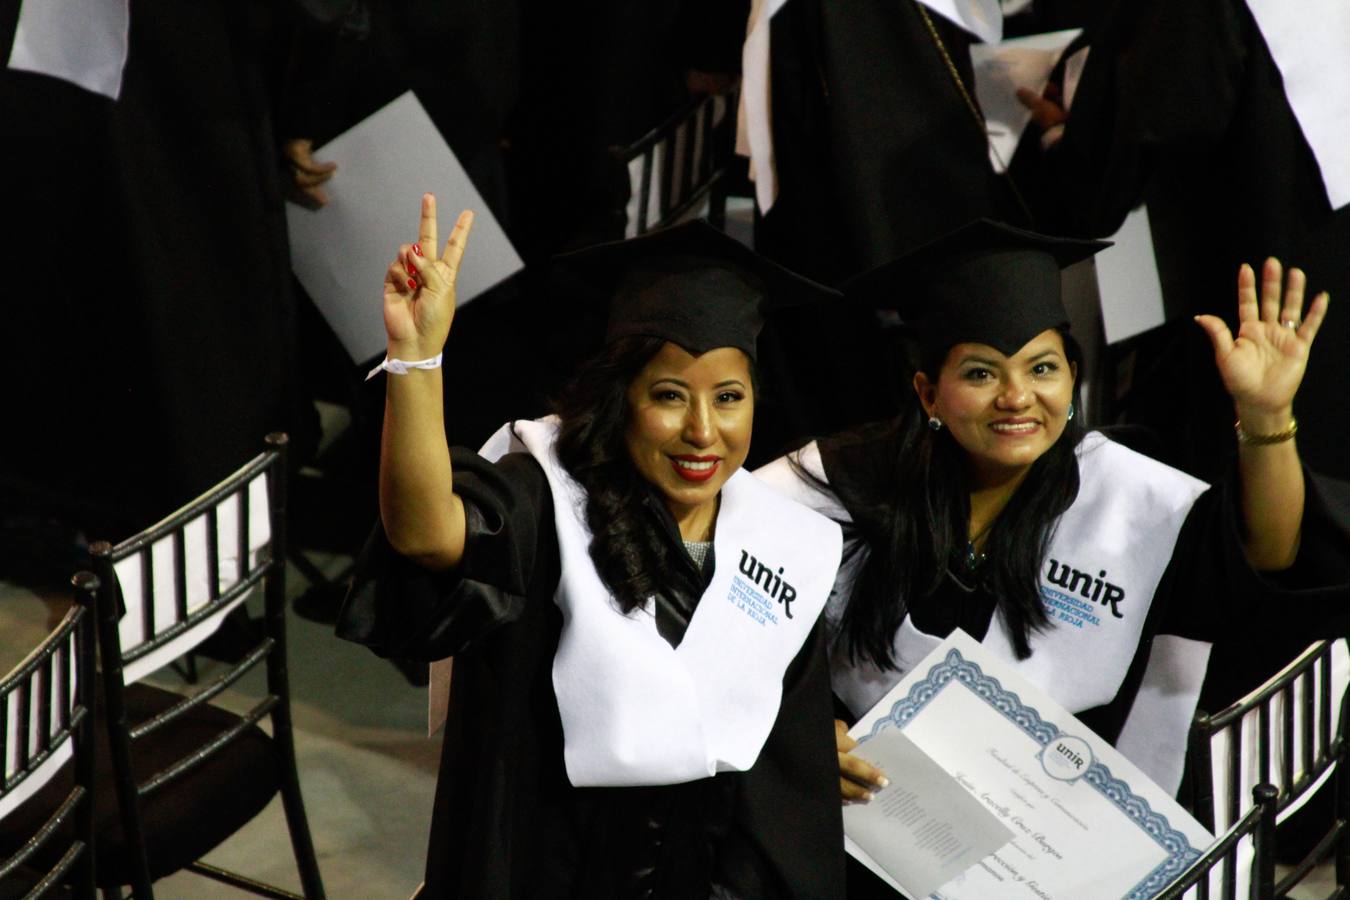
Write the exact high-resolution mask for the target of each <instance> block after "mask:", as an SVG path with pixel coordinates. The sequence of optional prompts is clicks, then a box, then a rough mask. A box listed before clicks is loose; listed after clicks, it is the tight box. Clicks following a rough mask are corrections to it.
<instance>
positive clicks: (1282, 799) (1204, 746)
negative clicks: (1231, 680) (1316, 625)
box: [1188, 641, 1350, 900]
mask: <svg viewBox="0 0 1350 900" xmlns="http://www.w3.org/2000/svg"><path fill="white" fill-rule="evenodd" d="M1331 653H1332V642H1330V641H1318V642H1317V643H1315V644H1313V645H1312V646H1311V647H1309V648H1308V650H1306V651H1304V653H1303V654H1302V655H1301V656H1299V658H1298V659H1297V660H1295V662H1294V663H1293V664H1292V665H1290V666H1289V667H1288V668H1286V669H1285V670H1284V671H1283V672H1282V673H1281V674H1279V675H1278V676H1276V677H1274V678H1272V679H1270V680H1269V681H1267V682H1266V683H1265V684H1264V685H1262V686H1261V687H1260V688H1258V689H1257V690H1256V691H1254V692H1253V693H1252V694H1250V695H1249V696H1247V697H1246V698H1244V699H1242V700H1240V701H1238V702H1237V703H1234V704H1233V705H1232V706H1230V707H1228V708H1227V709H1225V710H1223V711H1222V712H1219V713H1216V714H1214V715H1208V714H1206V713H1204V712H1197V713H1196V716H1195V720H1194V721H1193V723H1192V725H1191V735H1190V741H1189V751H1188V752H1189V756H1190V768H1191V771H1192V772H1193V773H1194V776H1195V788H1194V795H1193V804H1192V809H1193V813H1194V815H1195V817H1196V818H1197V819H1199V820H1200V822H1201V823H1203V824H1204V825H1205V826H1206V827H1208V828H1211V829H1212V828H1213V827H1214V822H1215V804H1214V784H1213V780H1212V778H1211V777H1210V776H1211V773H1212V772H1213V756H1212V750H1211V741H1212V739H1213V737H1214V735H1216V734H1218V733H1219V732H1221V731H1225V730H1227V731H1228V733H1229V740H1228V782H1227V795H1228V803H1227V809H1226V812H1227V820H1228V821H1230V822H1232V821H1236V820H1237V818H1238V811H1239V802H1238V801H1239V795H1240V793H1241V788H1240V784H1241V776H1242V767H1241V762H1242V735H1241V729H1242V724H1243V722H1244V720H1245V719H1246V717H1247V716H1248V714H1249V713H1251V712H1252V711H1255V712H1256V715H1257V730H1258V736H1257V747H1256V753H1257V765H1258V767H1259V774H1258V776H1257V778H1258V780H1259V781H1261V782H1263V783H1269V782H1270V781H1271V769H1272V765H1273V760H1272V751H1273V744H1272V740H1271V734H1270V730H1271V729H1270V723H1271V716H1272V710H1271V706H1272V701H1273V700H1274V698H1275V697H1282V698H1283V701H1284V709H1285V715H1284V716H1283V717H1282V721H1281V723H1280V724H1281V727H1280V735H1279V738H1280V746H1281V749H1282V763H1281V766H1280V776H1281V781H1280V785H1279V786H1278V787H1277V788H1276V792H1277V795H1276V798H1275V816H1276V817H1278V816H1279V814H1280V813H1282V812H1283V811H1284V810H1285V809H1287V808H1288V807H1289V806H1290V804H1292V803H1293V802H1294V801H1295V800H1297V799H1299V798H1300V797H1302V795H1303V794H1304V792H1306V791H1307V790H1309V789H1310V788H1311V787H1312V786H1313V785H1314V784H1316V783H1317V782H1318V780H1319V779H1321V778H1322V777H1323V775H1324V774H1325V773H1326V772H1328V771H1330V770H1333V769H1334V778H1335V786H1334V789H1335V798H1336V800H1335V807H1336V809H1335V820H1334V822H1333V823H1332V827H1331V829H1330V830H1329V831H1328V832H1327V833H1326V835H1325V836H1324V837H1323V838H1322V840H1321V841H1319V842H1318V844H1317V846H1315V847H1314V848H1313V849H1312V851H1311V852H1310V853H1309V854H1308V855H1307V856H1306V857H1305V858H1304V859H1303V860H1302V861H1301V862H1299V863H1298V865H1296V866H1295V867H1294V868H1293V869H1292V870H1291V871H1290V872H1289V873H1288V874H1286V875H1285V877H1284V878H1282V879H1280V881H1279V882H1278V883H1277V884H1276V885H1275V886H1274V894H1273V896H1276V897H1284V896H1285V895H1286V894H1288V892H1289V891H1290V890H1291V889H1292V888H1293V887H1294V886H1295V885H1297V884H1298V883H1299V882H1301V881H1302V880H1303V879H1304V878H1306V877H1307V876H1308V874H1309V873H1310V872H1312V870H1313V869H1314V868H1315V867H1316V866H1317V865H1318V864H1319V863H1320V862H1322V861H1323V860H1325V859H1327V858H1329V857H1330V856H1331V855H1332V854H1333V853H1334V854H1335V864H1336V883H1337V885H1338V887H1337V890H1336V892H1335V893H1334V894H1332V898H1335V900H1338V898H1345V897H1350V773H1348V772H1347V771H1346V769H1345V764H1346V762H1347V757H1350V741H1347V734H1348V733H1350V723H1348V722H1347V719H1348V718H1350V691H1347V692H1346V694H1345V696H1344V697H1343V698H1342V702H1341V718H1340V724H1339V727H1338V728H1337V730H1336V732H1335V733H1334V734H1333V733H1332V730H1331V719H1332V716H1331V712H1332V706H1331V694H1332V682H1331ZM1296 684H1297V685H1300V686H1301V688H1302V691H1301V693H1302V702H1301V703H1299V704H1298V705H1297V706H1296V705H1295V685H1296ZM1314 723H1316V724H1314ZM1296 727H1297V728H1298V729H1299V736H1300V738H1301V742H1300V743H1301V751H1302V752H1301V754H1300V755H1299V759H1300V761H1301V762H1302V774H1301V775H1300V776H1299V777H1297V778H1295V776H1294V763H1295V751H1294V734H1295V728H1296ZM1272 827H1273V825H1272Z"/></svg>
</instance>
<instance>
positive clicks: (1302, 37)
mask: <svg viewBox="0 0 1350 900" xmlns="http://www.w3.org/2000/svg"><path fill="white" fill-rule="evenodd" d="M1247 6H1248V8H1249V9H1251V11H1252V17H1253V18H1255V19H1256V24H1257V26H1258V27H1259V28H1260V29H1261V36H1262V37H1264V38H1265V39H1266V46H1267V47H1269V48H1270V55H1271V57H1273V58H1274V60H1275V65H1276V67H1278V68H1279V70H1280V76H1281V77H1282V78H1283V79H1284V93H1285V96H1287V97H1288V98H1289V106H1290V108H1291V109H1293V111H1294V118H1296V119H1298V124H1299V127H1300V128H1301V129H1302V130H1303V136H1304V138H1306V139H1307V141H1308V146H1309V147H1310V148H1312V152H1313V156H1314V157H1316V159H1317V165H1318V167H1319V168H1320V169H1321V172H1322V182H1323V183H1324V184H1325V185H1326V188H1327V198H1328V199H1329V200H1330V201H1331V208H1332V209H1340V208H1341V207H1342V206H1345V205H1346V204H1350V141H1347V140H1346V136H1347V134H1350V54H1347V53H1346V52H1345V46H1346V42H1347V41H1350V3H1346V2H1345V0H1299V2H1298V3H1290V2H1289V0H1247Z"/></svg>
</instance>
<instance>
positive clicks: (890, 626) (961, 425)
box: [758, 221, 1350, 799]
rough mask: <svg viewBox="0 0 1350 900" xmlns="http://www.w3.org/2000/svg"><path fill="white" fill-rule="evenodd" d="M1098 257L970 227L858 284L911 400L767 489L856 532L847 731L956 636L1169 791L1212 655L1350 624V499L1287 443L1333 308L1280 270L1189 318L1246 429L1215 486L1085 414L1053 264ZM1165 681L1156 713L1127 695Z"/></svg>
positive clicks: (842, 655)
mask: <svg viewBox="0 0 1350 900" xmlns="http://www.w3.org/2000/svg"><path fill="white" fill-rule="evenodd" d="M1101 246H1103V245H1102V244H1101V243H1100V242H1094V241H1072V240H1064V239H1056V238H1050V237H1045V236H1042V235H1038V234H1034V233H1031V232H1026V231H1022V230H1019V229H1015V228H1011V227H1008V226H1005V225H1001V224H998V223H993V222H988V221H979V222H975V223H972V224H971V225H969V226H966V227H965V228H962V229H960V230H958V231H957V232H954V233H953V234H950V235H948V236H946V237H944V238H941V239H939V240H938V241H935V242H933V243H931V244H928V245H925V246H924V247H922V248H920V249H918V250H916V251H914V252H912V253H910V254H908V255H907V256H905V257H903V258H901V259H899V260H897V261H895V262H892V263H890V264H887V265H885V266H882V267H880V268H879V269H876V270H873V271H872V272H870V273H868V274H866V275H864V276H862V277H860V278H859V279H856V280H855V281H854V282H853V283H852V284H850V285H848V286H846V291H847V292H849V293H851V294H852V295H853V296H854V297H855V298H857V299H860V300H863V301H864V302H867V303H870V304H872V305H876V306H883V307H897V308H898V309H899V311H900V312H901V315H902V317H903V318H904V319H905V320H906V322H907V323H908V324H909V325H911V326H912V328H913V330H914V332H915V334H916V337H917V351H918V352H917V357H918V365H917V371H916V373H915V374H914V378H913V399H912V402H911V404H910V407H909V408H908V409H907V410H905V411H904V412H903V413H901V415H900V416H899V417H897V418H896V419H894V420H892V421H888V422H883V423H878V424H873V425H867V426H863V427H860V428H857V429H855V430H852V431H849V432H846V433H843V434H837V435H834V436H832V437H829V438H826V439H823V440H820V441H818V442H815V443H812V444H809V445H808V446H807V447H805V448H804V449H803V450H801V451H799V452H798V453H796V454H793V455H791V456H789V457H785V458H782V459H780V460H778V461H776V462H774V463H772V464H770V465H769V466H768V467H766V468H765V469H762V470H760V471H759V473H758V474H760V475H761V476H762V477H764V478H765V479H766V480H768V481H770V482H771V483H773V484H775V485H777V486H779V487H781V488H782V489H783V490H784V491H785V492H787V493H788V495H789V496H792V497H794V498H796V499H799V500H801V501H802V502H807V503H811V504H812V505H813V506H815V507H816V508H818V509H820V510H822V511H824V512H827V513H828V514H830V515H831V516H832V517H834V518H836V519H837V520H839V521H841V522H842V523H843V524H844V528H845V550H844V563H843V566H842V568H841V571H840V579H839V582H838V584H837V588H836V593H835V595H834V596H833V597H832V599H831V603H830V605H829V607H828V609H827V620H828V623H829V627H830V629H831V633H832V650H831V652H832V664H833V678H834V690H835V692H836V694H837V695H838V696H839V697H840V698H841V699H842V700H843V702H844V703H845V705H846V706H847V707H848V708H849V710H850V712H851V713H852V714H853V715H854V716H859V715H861V714H863V713H865V712H866V711H867V710H868V709H869V708H870V707H871V706H872V705H873V704H874V703H875V702H876V701H877V700H878V699H879V698H881V697H882V696H883V695H884V694H885V693H886V692H887V690H889V689H890V687H891V686H892V685H894V684H895V683H896V682H897V681H898V680H899V679H900V678H901V677H902V676H903V675H904V673H905V671H907V670H908V669H909V668H910V667H912V666H913V665H915V664H916V663H917V662H918V661H919V660H920V659H922V658H923V657H924V656H925V655H926V654H927V652H928V651H929V650H930V649H932V648H933V647H934V646H936V645H937V643H938V642H939V641H940V640H941V638H943V637H945V636H946V635H948V634H949V633H951V632H952V631H953V630H954V629H956V628H960V629H963V630H964V631H966V632H968V633H969V634H971V635H972V636H974V637H975V638H976V639H977V640H981V641H982V642H983V643H984V645H985V646H986V647H988V648H990V649H992V650H993V651H994V652H995V653H997V654H998V655H1000V656H1001V657H1003V658H1005V659H1007V660H1008V661H1009V662H1012V663H1014V664H1015V665H1016V666H1017V667H1018V669H1019V670H1021V671H1022V672H1023V674H1024V675H1025V676H1026V677H1027V678H1028V679H1029V680H1030V681H1031V682H1032V683H1034V684H1035V685H1037V686H1038V687H1039V688H1040V689H1042V690H1043V691H1045V692H1046V693H1047V694H1048V695H1049V696H1050V697H1052V698H1053V699H1054V700H1055V701H1056V702H1058V703H1060V704H1061V705H1062V706H1064V707H1065V708H1066V709H1068V710H1069V711H1070V712H1072V713H1073V714H1074V715H1075V716H1077V717H1078V718H1079V719H1081V720H1082V721H1083V722H1084V723H1085V724H1086V725H1088V726H1089V727H1090V728H1092V729H1093V730H1094V731H1095V732H1097V733H1098V734H1099V735H1101V736H1102V737H1104V738H1106V739H1107V740H1108V741H1111V742H1113V743H1116V744H1117V746H1118V747H1119V748H1120V749H1121V750H1122V752H1124V753H1125V755H1126V756H1127V757H1130V758H1131V760H1132V761H1133V762H1134V763H1135V764H1136V765H1138V766H1139V767H1140V768H1141V769H1143V770H1144V771H1145V772H1146V773H1148V774H1149V775H1150V777H1152V778H1153V779H1154V780H1155V781H1157V782H1158V783H1159V784H1161V785H1163V786H1164V787H1165V789H1166V790H1168V791H1174V790H1175V789H1176V786H1177V783H1178V781H1179V778H1180V773H1181V753H1182V751H1183V750H1184V747H1185V737H1186V728H1187V726H1188V725H1189V721H1190V717H1191V715H1192V714H1193V712H1194V708H1195V696H1196V693H1197V692H1198V690H1199V687H1200V683H1199V682H1200V679H1202V678H1203V675H1204V661H1205V656H1206V654H1207V652H1208V645H1207V644H1206V643H1204V642H1206V641H1212V640H1213V639H1214V638H1215V637H1216V636H1217V635H1219V634H1222V633H1223V632H1225V631H1226V630H1230V629H1243V628H1248V627H1259V628H1262V629H1265V630H1267V631H1278V632H1286V633H1288V632H1294V631H1303V632H1305V633H1315V632H1316V631H1317V630H1318V627H1319V624H1320V625H1321V627H1326V625H1325V623H1326V621H1327V619H1328V618H1329V617H1331V616H1333V615H1335V614H1338V613H1339V614H1342V615H1343V614H1344V613H1345V612H1346V611H1347V604H1346V601H1345V598H1346V596H1348V593H1347V592H1350V558H1348V557H1347V550H1346V548H1347V546H1350V493H1348V492H1347V491H1346V490H1345V486H1344V485H1342V484H1339V483H1330V482H1324V481H1322V480H1320V479H1319V478H1317V477H1316V476H1310V475H1309V474H1308V473H1305V471H1304V470H1303V469H1302V467H1301V465H1300V462H1299V456H1298V451H1297V445H1296V443H1295V440H1294V433H1295V431H1296V430H1297V427H1298V426H1297V422H1296V421H1295V419H1294V414H1293V402H1294V396H1295V392H1296V391H1297V389H1298V386H1299V383H1300V380H1301V378H1302V375H1303V372H1304V367H1305V366H1306V364H1307V359H1308V354H1309V351H1310V349H1311V346H1312V343H1313V339H1314V337H1315V336H1316V334H1317V331H1318V328H1319V327H1320V326H1321V324H1322V321H1323V318H1324V316H1325V315H1326V310H1327V303H1328V298H1327V296H1326V295H1325V294H1322V295H1319V296H1318V297H1316V298H1315V299H1314V300H1313V301H1312V302H1311V303H1310V304H1308V305H1307V306H1306V308H1305V305H1304V302H1303V300H1304V290H1305V278H1304V275H1303V273H1302V272H1300V271H1298V270H1297V269H1293V270H1290V272H1289V273H1288V277H1287V280H1286V279H1285V277H1284V275H1283V272H1282V270H1281V267H1280V264H1279V263H1278V262H1277V261H1275V260H1273V259H1271V260H1268V261H1267V262H1266V263H1265V265H1264V268H1263V270H1262V273H1261V276H1260V282H1261V283H1260V288H1259V296H1258V287H1257V276H1256V275H1255V273H1254V272H1253V271H1252V269H1251V268H1250V267H1248V266H1244V267H1243V268H1242V269H1241V270H1240V272H1239V275H1238V319H1239V321H1240V322H1241V328H1240V330H1239V332H1238V334H1237V336H1236V337H1235V336H1234V335H1233V334H1232V333H1230V331H1229V329H1228V328H1227V327H1226V326H1225V325H1224V323H1223V322H1222V320H1220V319H1218V318H1216V317H1210V316H1202V317H1199V318H1198V320H1197V321H1198V324H1199V325H1200V327H1201V328H1202V329H1203V330H1204V332H1205V333H1206V334H1207V335H1208V337H1209V339H1210V342H1211V345H1212V347H1213V352H1214V358H1215V361H1216V363H1217V367H1218V369H1219V372H1220V375H1221V377H1222V378H1223V381H1224V383H1225V385H1227V387H1228V390H1229V392H1230V394H1231V396H1232V398H1233V402H1234V404H1235V406H1236V409H1237V415H1238V419H1239V422H1238V426H1237V439H1238V451H1239V452H1238V464H1237V472H1236V473H1235V475H1236V477H1233V478H1230V479H1228V480H1227V481H1226V482H1224V483H1222V484H1220V485H1218V486H1215V487H1210V486H1208V485H1206V484H1204V483H1202V482H1200V481H1198V480H1196V479H1194V478H1192V477H1190V476H1188V475H1186V474H1184V473H1182V472H1179V471H1177V470H1175V469H1172V468H1169V467H1168V466H1165V465H1163V464H1161V463H1158V462H1156V461H1154V460H1152V459H1150V458H1148V457H1146V456H1144V455H1142V454H1140V453H1137V452H1135V451H1133V450H1131V449H1129V448H1127V447H1126V446H1124V445H1123V444H1121V443H1118V442H1117V441H1116V440H1113V439H1111V438H1110V437H1108V436H1107V435H1105V434H1102V433H1097V432H1085V431H1084V430H1083V428H1082V427H1081V424H1080V420H1079V418H1078V417H1077V416H1076V410H1075V404H1074V399H1075V387H1076V380H1077V375H1078V366H1079V352H1078V350H1077V345H1076V344H1075V342H1074V340H1073V338H1072V336H1071V335H1070V334H1069V332H1068V326H1067V316H1066V315H1065V312H1064V309H1063V306H1062V303H1061V299H1060V295H1059V291H1060V269H1061V267H1063V266H1065V265H1068V264H1070V263H1072V262H1075V261H1078V260H1080V259H1083V258H1085V257H1087V256H1090V255H1091V254H1092V253H1094V252H1095V251H1096V250H1097V249H1098V248H1100V247H1101ZM1282 284H1283V289H1282ZM1312 427H1316V426H1315V425H1313V426H1312ZM1159 635H1175V636H1180V637H1183V638H1190V639H1192V640H1190V641H1172V640H1168V641H1161V640H1159V641H1156V642H1155V636H1159ZM1155 644H1156V645H1157V649H1156V650H1155V652H1154V654H1153V655H1154V657H1155V660H1154V662H1153V663H1152V664H1150V649H1153V648H1154V647H1155ZM1173 654H1175V655H1173ZM1154 678H1168V679H1171V680H1170V682H1169V687H1168V691H1167V693H1168V694H1169V695H1170V697H1171V700H1172V702H1171V703H1170V704H1169V705H1167V706H1166V708H1165V709H1161V710H1150V709H1145V708H1144V707H1145V706H1146V704H1142V703H1141V704H1138V705H1136V704H1135V703H1134V701H1135V698H1136V695H1137V694H1140V686H1141V683H1149V682H1150V679H1154ZM1145 693H1147V692H1145ZM847 743H848V742H847V741H846V740H845V739H843V738H841V752H842V751H844V750H846V749H848V748H847V746H846V745H847ZM842 758H843V757H841V759H842ZM844 765H845V768H844V774H845V775H846V776H852V777H851V778H846V781H851V780H853V779H854V778H856V779H858V780H861V781H864V782H866V781H868V780H870V779H873V778H875V776H876V773H875V772H874V771H871V770H869V769H868V768H867V767H863V766H859V765H857V764H856V762H852V761H849V760H847V759H844ZM890 774H891V775H892V776H893V777H894V776H895V774H896V773H890ZM849 793H852V794H853V796H862V797H864V799H865V795H864V794H863V793H862V792H860V791H858V790H857V789H856V788H854V789H852V790H849V789H848V785H847V784H846V796H847V795H848V794H849Z"/></svg>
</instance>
